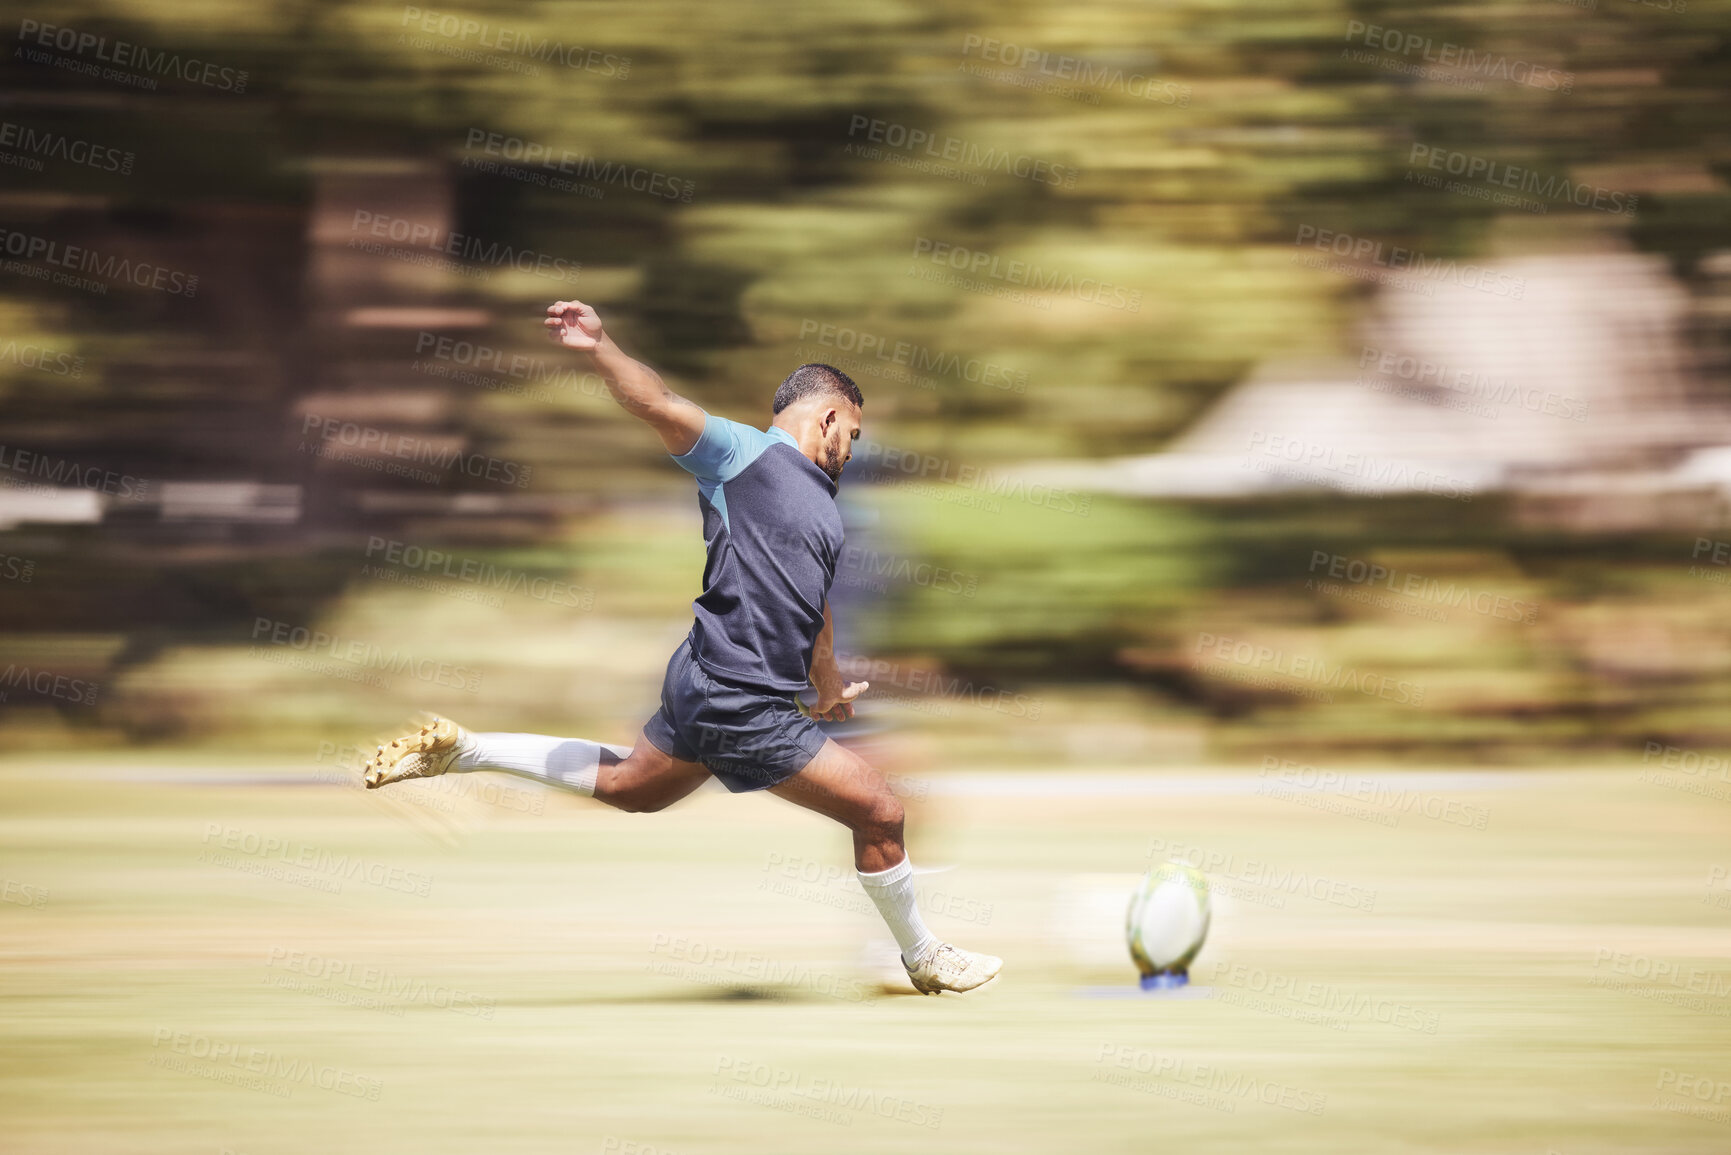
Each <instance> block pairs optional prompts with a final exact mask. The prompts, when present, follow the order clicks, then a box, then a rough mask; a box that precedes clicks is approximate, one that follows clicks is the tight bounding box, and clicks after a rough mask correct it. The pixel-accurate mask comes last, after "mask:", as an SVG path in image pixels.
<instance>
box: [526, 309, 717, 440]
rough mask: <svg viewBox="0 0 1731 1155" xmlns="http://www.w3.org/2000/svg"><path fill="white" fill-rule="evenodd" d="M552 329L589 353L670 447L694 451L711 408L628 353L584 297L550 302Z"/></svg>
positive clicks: (610, 385)
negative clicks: (687, 396) (681, 392)
mask: <svg viewBox="0 0 1731 1155" xmlns="http://www.w3.org/2000/svg"><path fill="white" fill-rule="evenodd" d="M545 324H546V326H547V333H548V335H549V336H551V337H552V338H553V340H555V341H557V342H559V344H561V345H563V346H565V347H566V348H567V349H576V350H578V351H580V352H584V353H588V354H589V359H590V360H591V361H592V362H593V363H594V365H595V371H596V372H597V373H599V374H601V378H602V380H604V381H606V382H607V391H608V392H609V393H611V394H613V400H615V401H617V402H619V404H620V405H621V406H622V407H623V408H624V410H625V412H627V413H629V414H631V415H632V416H633V417H636V418H639V419H641V420H643V421H646V422H648V423H649V425H650V427H651V428H653V429H654V430H655V432H656V433H658V434H660V436H661V443H662V444H663V445H665V446H667V452H669V453H672V454H674V455H676V456H677V455H680V454H685V453H689V452H691V447H692V446H693V445H696V444H697V439H698V438H699V437H701V436H702V435H703V422H704V419H705V418H706V417H707V416H708V414H706V413H704V411H703V410H702V409H701V408H700V407H699V406H697V405H695V404H693V403H692V402H690V401H687V400H686V399H685V398H683V397H681V396H680V395H679V394H677V393H675V392H674V391H673V390H671V389H669V388H668V387H667V384H666V382H664V381H662V380H661V374H659V373H657V372H656V371H655V370H653V369H651V368H650V367H649V366H647V365H645V364H644V363H643V362H641V361H638V360H636V359H634V358H632V357H629V356H627V355H626V354H625V351H624V350H622V349H620V348H619V346H618V345H615V344H614V343H613V338H612V337H610V336H608V335H607V333H606V331H605V330H604V329H603V328H602V326H601V318H600V317H599V316H598V315H597V314H596V312H595V310H594V309H592V308H590V307H589V306H588V305H585V304H584V303H583V302H582V301H555V302H553V303H552V304H551V305H548V306H547V320H546V322H545Z"/></svg>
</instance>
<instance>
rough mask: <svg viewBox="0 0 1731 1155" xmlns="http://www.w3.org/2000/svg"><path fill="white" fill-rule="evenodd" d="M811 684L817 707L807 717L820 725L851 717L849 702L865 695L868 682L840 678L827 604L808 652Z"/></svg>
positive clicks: (833, 632) (851, 707)
mask: <svg viewBox="0 0 1731 1155" xmlns="http://www.w3.org/2000/svg"><path fill="white" fill-rule="evenodd" d="M811 684H812V685H813V686H814V687H815V688H816V689H817V704H816V705H814V706H812V707H811V716H812V717H814V718H816V719H818V720H819V721H822V722H845V721H847V720H848V719H849V718H851V717H853V700H854V699H855V698H857V697H859V696H860V695H861V694H863V693H865V692H866V687H868V686H870V685H871V683H870V682H850V681H848V680H847V679H845V678H843V677H842V676H841V667H840V666H838V665H836V661H835V619H834V618H833V617H831V616H830V612H829V603H828V602H825V603H824V606H823V632H822V633H820V634H818V636H817V645H815V646H813V647H812V651H811Z"/></svg>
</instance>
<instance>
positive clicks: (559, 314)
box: [543, 301, 603, 352]
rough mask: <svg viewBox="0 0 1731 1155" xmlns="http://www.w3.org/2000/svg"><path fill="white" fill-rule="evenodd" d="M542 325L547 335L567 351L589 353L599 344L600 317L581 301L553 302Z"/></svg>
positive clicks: (600, 334) (548, 307) (600, 335)
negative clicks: (545, 327) (574, 350)
mask: <svg viewBox="0 0 1731 1155" xmlns="http://www.w3.org/2000/svg"><path fill="white" fill-rule="evenodd" d="M543 323H544V324H545V325H546V326H547V335H548V336H550V337H552V338H553V339H554V340H555V341H557V342H559V344H561V345H563V346H565V347H566V348H567V349H580V350H582V351H583V352H589V351H590V350H593V349H595V348H597V347H598V346H599V345H600V344H601V338H602V335H603V334H602V331H601V317H600V316H599V315H598V314H597V313H596V312H595V310H594V309H591V308H590V307H589V306H588V305H585V304H584V303H583V302H582V301H554V302H553V303H552V304H551V305H548V306H547V320H546V321H545V322H543Z"/></svg>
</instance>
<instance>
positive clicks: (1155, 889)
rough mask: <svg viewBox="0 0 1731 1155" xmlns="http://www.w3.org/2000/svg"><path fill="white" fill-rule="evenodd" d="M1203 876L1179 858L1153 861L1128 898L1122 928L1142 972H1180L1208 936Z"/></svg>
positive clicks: (1207, 915)
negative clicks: (1134, 891)
mask: <svg viewBox="0 0 1731 1155" xmlns="http://www.w3.org/2000/svg"><path fill="white" fill-rule="evenodd" d="M1209 914H1210V910H1209V904H1208V879H1207V878H1206V877H1205V876H1204V875H1203V873H1202V872H1201V871H1200V870H1197V869H1196V868H1195V867H1193V866H1186V865H1185V864H1184V863H1182V862H1167V863H1162V864H1161V865H1159V866H1156V867H1155V868H1154V869H1153V870H1150V871H1149V872H1148V877H1147V878H1145V879H1143V880H1142V885H1141V886H1140V887H1139V888H1138V889H1137V891H1136V893H1135V894H1134V895H1132V896H1131V898H1130V910H1129V913H1128V915H1127V916H1126V917H1125V922H1124V933H1125V936H1126V937H1127V938H1128V939H1129V940H1130V957H1131V958H1133V959H1135V960H1136V967H1137V969H1138V970H1140V971H1141V972H1142V973H1143V974H1144V975H1153V974H1162V973H1164V974H1172V973H1181V972H1183V971H1185V970H1186V969H1188V968H1189V966H1190V960H1191V959H1193V958H1195V957H1196V952H1197V951H1199V950H1201V949H1202V940H1203V939H1205V938H1207V937H1208V918H1209Z"/></svg>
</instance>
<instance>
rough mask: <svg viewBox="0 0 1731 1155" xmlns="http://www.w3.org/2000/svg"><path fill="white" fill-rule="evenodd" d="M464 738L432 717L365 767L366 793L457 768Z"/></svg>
mask: <svg viewBox="0 0 1731 1155" xmlns="http://www.w3.org/2000/svg"><path fill="white" fill-rule="evenodd" d="M468 737H469V736H468V735H467V734H465V733H464V732H463V728H462V727H461V726H459V725H457V724H456V723H455V722H453V721H451V720H450V719H449V718H437V717H435V718H434V719H433V720H432V721H431V722H428V723H427V724H426V725H425V726H422V727H421V728H420V729H419V730H417V731H415V732H414V733H413V734H405V735H403V736H402V737H401V738H393V739H391V741H390V743H389V745H385V746H380V747H379V749H378V752H377V753H376V754H374V755H373V757H372V760H371V761H370V762H368V763H367V765H366V781H367V789H368V790H377V789H378V788H379V787H381V786H389V785H390V784H391V783H393V782H403V781H406V780H408V779H410V778H434V777H437V776H438V775H440V774H443V773H445V771H447V770H449V769H450V768H451V767H452V766H455V765H456V764H457V753H458V750H459V749H460V748H461V747H462V745H463V742H464V741H465V740H466V739H467V738H468Z"/></svg>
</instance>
